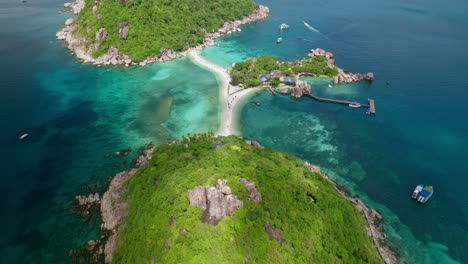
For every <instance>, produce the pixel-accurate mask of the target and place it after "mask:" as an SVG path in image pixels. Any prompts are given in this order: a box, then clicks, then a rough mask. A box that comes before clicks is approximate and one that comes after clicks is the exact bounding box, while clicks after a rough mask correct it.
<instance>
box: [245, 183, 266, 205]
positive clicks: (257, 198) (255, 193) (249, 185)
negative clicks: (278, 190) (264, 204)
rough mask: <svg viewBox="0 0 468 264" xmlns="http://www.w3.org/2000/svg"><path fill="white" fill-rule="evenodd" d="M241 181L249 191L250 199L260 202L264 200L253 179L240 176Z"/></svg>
mask: <svg viewBox="0 0 468 264" xmlns="http://www.w3.org/2000/svg"><path fill="white" fill-rule="evenodd" d="M240 182H242V183H243V184H244V186H245V188H247V190H248V191H249V200H250V201H252V202H254V203H259V202H261V201H262V195H261V194H260V192H259V191H258V190H257V188H255V183H254V182H253V181H251V182H249V181H248V180H246V179H245V178H240Z"/></svg>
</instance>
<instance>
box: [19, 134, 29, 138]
mask: <svg viewBox="0 0 468 264" xmlns="http://www.w3.org/2000/svg"><path fill="white" fill-rule="evenodd" d="M27 136H29V134H23V135H21V137H20V138H19V139H24V138H26V137H27Z"/></svg>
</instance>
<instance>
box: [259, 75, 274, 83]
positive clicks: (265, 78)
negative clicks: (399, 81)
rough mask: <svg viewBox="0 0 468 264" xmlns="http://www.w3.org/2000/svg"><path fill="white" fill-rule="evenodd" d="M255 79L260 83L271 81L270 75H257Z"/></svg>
mask: <svg viewBox="0 0 468 264" xmlns="http://www.w3.org/2000/svg"><path fill="white" fill-rule="evenodd" d="M257 79H258V80H259V81H261V82H269V81H271V76H270V75H266V74H260V75H258V77H257Z"/></svg>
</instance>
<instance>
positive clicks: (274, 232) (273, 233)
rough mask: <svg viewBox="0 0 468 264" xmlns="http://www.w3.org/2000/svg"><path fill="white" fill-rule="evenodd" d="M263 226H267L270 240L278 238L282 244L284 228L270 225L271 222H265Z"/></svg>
mask: <svg viewBox="0 0 468 264" xmlns="http://www.w3.org/2000/svg"><path fill="white" fill-rule="evenodd" d="M263 228H265V232H267V233H268V238H269V239H270V240H276V241H278V243H280V244H281V243H283V241H284V238H283V230H281V229H279V228H277V227H273V226H270V225H269V224H264V225H263Z"/></svg>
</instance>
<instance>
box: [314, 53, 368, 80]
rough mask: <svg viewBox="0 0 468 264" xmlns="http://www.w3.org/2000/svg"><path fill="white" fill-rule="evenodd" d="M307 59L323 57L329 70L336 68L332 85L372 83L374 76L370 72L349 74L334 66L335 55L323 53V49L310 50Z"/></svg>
mask: <svg viewBox="0 0 468 264" xmlns="http://www.w3.org/2000/svg"><path fill="white" fill-rule="evenodd" d="M308 56H309V57H311V58H313V57H316V56H324V57H325V58H326V59H327V65H328V67H330V68H336V69H337V70H338V74H337V75H336V76H335V77H333V82H334V83H337V84H338V83H353V82H359V81H373V80H374V74H373V73H372V72H368V73H365V74H364V73H350V72H347V71H345V70H343V69H341V68H340V67H338V66H336V65H335V55H333V53H331V52H328V51H325V50H324V49H320V48H317V49H311V50H310V51H309V54H308Z"/></svg>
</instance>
